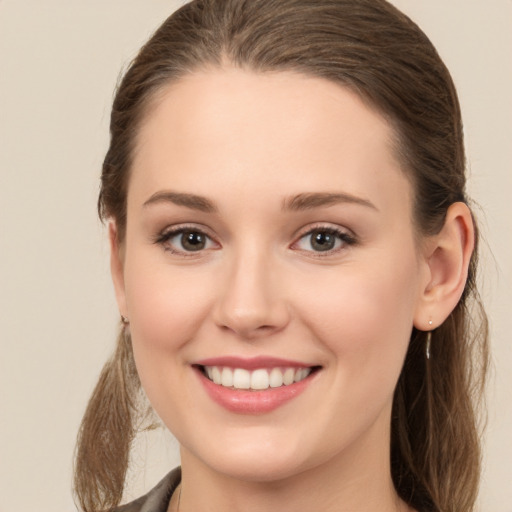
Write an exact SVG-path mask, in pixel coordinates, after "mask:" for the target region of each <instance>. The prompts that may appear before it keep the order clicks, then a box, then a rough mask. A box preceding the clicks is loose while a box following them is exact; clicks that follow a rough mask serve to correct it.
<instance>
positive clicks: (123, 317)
mask: <svg viewBox="0 0 512 512" xmlns="http://www.w3.org/2000/svg"><path fill="white" fill-rule="evenodd" d="M121 322H123V324H125V325H126V324H129V323H130V320H128V318H126V317H125V316H123V315H121Z"/></svg>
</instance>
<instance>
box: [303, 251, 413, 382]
mask: <svg viewBox="0 0 512 512" xmlns="http://www.w3.org/2000/svg"><path fill="white" fill-rule="evenodd" d="M379 261H380V262H381V265H378V266H361V267H360V268H358V269H356V268H346V269H338V270H336V274H337V275H334V276H327V275H326V276H325V278H323V279H322V280H321V281H320V282H319V281H318V279H317V281H316V285H315V286H316V289H318V286H319V285H320V286H321V289H322V293H315V294H311V293H309V294H308V293H306V289H305V290H304V293H303V296H304V297H307V300H305V301H304V302H303V303H302V311H303V315H302V316H303V317H304V318H307V319H308V320H307V322H308V324H309V328H310V329H311V330H312V331H313V332H314V333H315V336H316V338H317V339H318V340H319V341H321V342H322V343H323V344H324V345H326V346H327V348H328V349H329V351H330V352H331V355H333V356H334V359H335V360H336V361H337V363H338V364H340V365H342V366H344V367H345V373H351V374H353V373H355V372H359V373H361V372H362V373H366V372H368V373H370V372H375V375H374V376H373V378H372V380H375V378H376V377H377V379H378V376H379V375H384V373H386V371H387V370H386V369H387V368H389V370H390V372H391V374H392V375H393V376H395V375H396V377H398V374H399V372H400V369H401V365H402V362H403V358H404V356H405V352H406V350H407V346H408V343H409V339H410V334H411V331H412V326H413V318H414V311H415V302H416V297H417V280H418V277H417V276H418V272H417V266H416V265H415V258H414V257H412V258H403V259H401V261H400V265H399V267H398V268H400V271H399V272H398V271H396V270H392V269H393V268H394V267H395V266H396V265H395V262H394V261H392V260H391V261H388V262H386V260H385V259H384V258H381V259H380V260H379ZM305 288H307V286H306V287H305ZM393 378H395V377H393Z"/></svg>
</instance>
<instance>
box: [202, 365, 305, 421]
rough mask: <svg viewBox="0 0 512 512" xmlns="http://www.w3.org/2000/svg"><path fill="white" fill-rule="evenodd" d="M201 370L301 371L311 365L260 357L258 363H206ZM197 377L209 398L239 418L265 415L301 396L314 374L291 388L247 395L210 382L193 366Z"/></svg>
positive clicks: (279, 388)
mask: <svg viewBox="0 0 512 512" xmlns="http://www.w3.org/2000/svg"><path fill="white" fill-rule="evenodd" d="M196 365H201V366H229V367H232V368H245V369H248V370H256V369H258V368H275V367H298V368H307V367H308V366H309V365H305V364H300V363H297V362H292V361H285V360H284V359H275V358H267V357H260V358H255V359H245V360H243V359H239V358H235V357H224V358H215V359H205V360H203V361H201V362H198V363H196ZM194 368H195V370H196V374H197V376H198V377H199V380H200V382H201V384H202V385H203V387H204V388H205V390H206V392H207V393H208V395H209V396H210V398H211V399H212V400H213V401H214V402H216V403H217V404H219V405H220V406H222V407H224V408H225V409H227V410H228V411H231V412H235V413H238V414H264V413H267V412H271V411H273V410H274V409H277V408H278V407H280V406H281V405H284V404H285V403H287V402H289V401H290V400H292V399H293V398H295V397H297V396H298V395H300V394H301V393H302V392H303V391H304V390H305V389H306V388H307V387H308V386H309V384H310V383H311V382H312V380H313V376H314V375H315V374H312V375H309V376H308V377H306V378H305V379H303V380H301V381H300V382H294V383H293V384H290V385H288V386H281V387H278V388H268V389H266V390H261V391H245V390H239V389H231V388H227V387H224V386H221V385H220V384H215V383H214V382H212V381H211V380H210V379H208V378H207V377H206V376H205V375H204V374H203V372H202V371H201V370H200V369H199V368H197V366H195V365H194Z"/></svg>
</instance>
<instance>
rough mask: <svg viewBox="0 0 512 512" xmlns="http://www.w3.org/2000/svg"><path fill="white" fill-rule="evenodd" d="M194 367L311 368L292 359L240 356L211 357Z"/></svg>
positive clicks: (249, 368) (307, 364)
mask: <svg viewBox="0 0 512 512" xmlns="http://www.w3.org/2000/svg"><path fill="white" fill-rule="evenodd" d="M193 364H194V366H222V367H229V368H243V369H245V370H257V369H259V368H279V367H286V368H310V367H312V366H317V365H312V364H310V363H303V362H300V361H293V360H290V359H282V358H280V357H269V356H258V357H250V358H245V357H238V356H221V357H211V358H207V359H201V360H200V361H195V362H194V363H193Z"/></svg>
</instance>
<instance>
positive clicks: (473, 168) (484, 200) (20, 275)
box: [0, 0, 512, 512]
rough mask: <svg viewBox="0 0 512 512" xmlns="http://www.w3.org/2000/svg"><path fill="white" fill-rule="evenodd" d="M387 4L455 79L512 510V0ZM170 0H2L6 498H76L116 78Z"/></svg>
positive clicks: (102, 311) (498, 462)
mask: <svg viewBox="0 0 512 512" xmlns="http://www.w3.org/2000/svg"><path fill="white" fill-rule="evenodd" d="M394 3H395V4H396V5H397V6H399V7H400V8H402V9H403V10H404V11H405V12H406V13H408V14H409V15H410V16H411V17H412V18H413V19H415V20H416V21H417V22H418V23H419V24H420V26H421V27H422V28H423V29H424V30H425V31H426V33H427V34H428V35H429V36H430V37H431V39H432V40H433V42H434V44H435V45H436V46H437V48H438V50H439V52H440V53H441V55H442V56H443V58H444V59H445V61H446V63H447V64H448V67H449V68H450V69H451V71H452V73H453V76H454V79H455V82H456V84H457V85H458V89H459V93H460V98H461V102H462V107H463V114H464V118H465V126H466V137H467V147H468V156H469V168H470V176H471V181H470V190H471V191H472V194H473V195H474V197H475V198H476V200H477V201H478V202H479V204H480V205H481V207H482V212H480V214H479V216H480V220H481V223H482V229H483V234H484V237H485V239H486V240H487V243H488V245H489V246H490V247H491V248H492V255H491V251H490V250H488V249H485V255H484V259H485V268H484V278H483V284H484V286H483V294H484V298H485V301H486V303H487V306H488V309H489V313H490V317H491V321H492V333H493V351H494V356H493V357H494V361H495V376H494V379H493V381H492V382H491V385H490V388H489V395H490V421H489V428H488V435H487V447H486V459H485V466H486V471H485V475H484V481H483V487H482V493H481V504H482V507H481V508H482V510H483V511H484V512H487V511H489V512H490V511H492V512H511V511H512V485H511V483H512V462H511V461H512V441H511V438H512V404H511V400H510V394H511V393H510V392H511V391H512V371H511V369H512V344H511V342H510V334H509V332H510V329H508V321H510V319H511V316H512V315H511V313H512V292H511V289H512V264H511V262H512V215H511V214H512V207H511V198H510V196H511V191H512V178H511V176H512V172H511V171H510V163H511V161H512V154H511V146H512V138H511V135H512V130H511V127H510V125H511V121H512V102H511V93H510V91H511V90H512V59H511V58H510V55H511V53H512V52H511V50H512V2H511V1H510V0H485V1H484V0H428V1H427V0H394ZM178 4H181V2H176V1H175V2H173V1H171V0H150V1H148V0H122V1H121V0H118V1H113V0H0V333H1V338H0V340H1V341H0V343H1V351H0V512H7V511H9V512H10V511H14V510H16V511H17V512H25V511H29V510H30V511H32V510H38V511H42V512H46V511H71V510H74V506H73V501H72V498H71V494H70V481H71V464H72V462H71V461H72V452H73V446H74V439H75V435H76V431H77V428H78V424H79V421H80V418H81V414H82V412H83V409H84V407H85V403H86V400H87V398H88V396H89V394H90V392H91V390H92V387H93V385H94V383H95V379H96V377H97V375H98V372H99V370H100V367H101V365H102V364H103V362H104V360H105V359H106V357H107V355H108V354H109V352H110V350H111V348H112V346H113V339H114V332H115V329H116V325H117V318H118V316H117V308H116V306H115V304H114V298H113V293H112V291H111V285H110V277H109V273H108V262H107V255H108V251H107V244H106V240H105V232H104V229H103V227H102V226H101V225H100V223H99V221H98V220H97V218H96V215H95V201H96V194H97V190H98V175H99V169H100V164H101V160H102V157H103V154H104V151H105V148H106V144H107V123H108V116H109V108H110V103H111V98H112V92H113V89H114V85H115V83H116V80H117V77H118V73H119V70H120V69H121V67H122V66H124V65H126V63H127V62H128V61H129V60H130V58H131V57H132V56H133V55H134V52H135V50H136V49H137V48H138V47H139V45H140V44H141V43H142V42H143V41H144V40H145V39H146V38H147V37H148V36H149V34H150V33H151V31H152V30H153V29H154V28H156V26H157V25H158V24H159V23H160V22H161V21H163V19H164V18H165V17H166V16H167V15H168V14H169V13H170V12H171V11H172V9H173V8H174V7H175V6H177V5H178ZM146 449H147V450H149V452H150V460H151V462H150V463H149V464H147V465H146V467H145V469H142V466H143V456H144V452H145V450H146ZM176 453H177V452H176V443H175V442H174V441H172V440H170V438H169V437H168V435H167V434H165V433H162V432H156V433H155V434H153V435H152V436H150V437H148V438H147V439H144V440H142V442H141V444H140V447H139V452H138V455H137V461H138V464H137V466H136V468H137V469H136V470H135V471H134V472H133V473H132V474H131V475H130V479H131V480H132V482H133V486H132V487H131V489H130V492H129V493H128V497H130V496H133V495H135V494H137V493H140V492H141V491H142V489H144V488H147V487H149V486H151V485H152V484H153V483H154V482H155V481H156V480H157V479H158V478H159V477H160V476H161V475H162V474H163V473H164V472H165V471H166V470H167V468H168V467H170V466H172V465H174V464H176V462H177V459H176ZM461 512H464V511H461Z"/></svg>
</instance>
